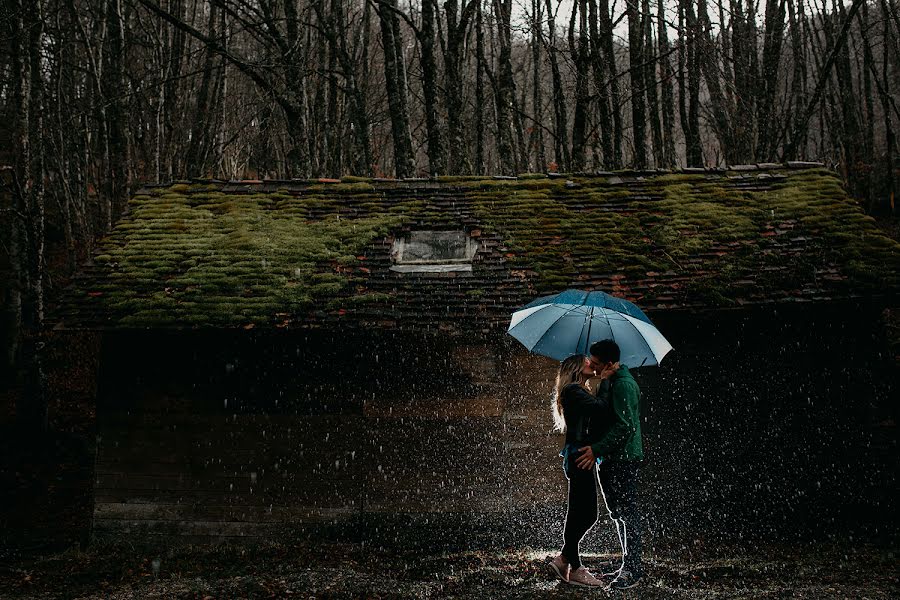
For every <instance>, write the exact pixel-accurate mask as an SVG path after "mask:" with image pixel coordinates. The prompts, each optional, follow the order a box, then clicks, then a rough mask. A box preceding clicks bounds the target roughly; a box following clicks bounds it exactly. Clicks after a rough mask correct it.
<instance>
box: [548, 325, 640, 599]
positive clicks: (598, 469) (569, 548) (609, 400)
mask: <svg viewBox="0 0 900 600" xmlns="http://www.w3.org/2000/svg"><path fill="white" fill-rule="evenodd" d="M619 358H620V351H619V346H618V344H616V342H615V341H613V340H602V341H599V342H596V343H594V344H592V345H591V347H590V356H588V357H586V356H584V355H582V354H573V355H572V356H570V357H568V358H567V359H565V360H564V361H562V363H561V364H560V365H559V372H558V373H557V376H556V387H555V388H554V393H553V398H552V406H551V408H552V414H553V422H554V425H555V428H556V429H557V430H558V431H563V432H565V434H566V443H565V446H564V447H563V449H562V451H561V452H560V456H562V457H563V472H564V473H565V476H566V479H567V480H568V484H569V492H568V508H567V511H566V523H565V527H564V530H563V542H564V544H563V547H562V550H561V552H560V554H559V555H557V556H556V557H554V558H553V559H552V560H551V561H550V566H551V567H552V568H553V570H554V571H555V572H556V574H557V576H558V577H559V578H560V579H562V580H563V581H565V582H566V583H570V584H572V585H578V586H584V587H605V586H607V585H608V586H609V587H610V588H611V589H628V588H631V587H634V586H635V585H637V584H638V582H639V581H640V579H641V577H642V576H643V565H642V564H641V525H640V511H639V507H638V496H637V478H638V470H639V469H640V465H641V463H642V461H643V458H644V450H643V446H642V444H641V422H640V409H639V402H640V389H639V388H638V385H637V382H635V380H634V378H633V377H632V376H631V373H630V372H629V371H628V367H626V366H624V365H621V364H619ZM594 379H599V380H600V382H599V384H598V385H597V386H596V390H595V391H594V392H592V391H591V388H590V386H589V382H590V381H591V380H594ZM598 483H599V485H600V491H601V493H602V494H603V500H604V502H605V503H606V510H607V511H608V512H609V517H610V519H611V520H612V522H613V524H614V525H615V528H616V534H617V535H618V538H619V544H620V545H621V548H622V563H621V565H620V566H619V568H618V569H616V570H614V571H611V572H609V573H603V574H601V575H600V576H599V577H598V576H595V575H594V574H593V573H591V572H590V571H588V569H587V568H586V567H585V566H584V565H583V564H582V562H581V557H580V556H579V552H578V545H579V543H580V542H581V539H582V538H583V537H584V535H585V534H586V533H587V532H588V530H589V529H590V528H591V527H593V526H594V523H596V522H597V516H598V508H597V485H598Z"/></svg>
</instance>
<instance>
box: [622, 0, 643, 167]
mask: <svg viewBox="0 0 900 600" xmlns="http://www.w3.org/2000/svg"><path fill="white" fill-rule="evenodd" d="M625 6H626V12H627V13H628V60H629V69H628V71H629V75H630V76H631V129H632V132H633V137H634V139H633V143H634V156H633V158H632V166H633V167H634V168H635V169H638V170H640V169H646V168H647V141H646V138H647V133H646V127H647V112H646V106H645V104H644V67H643V64H644V44H643V29H642V22H641V14H640V8H639V5H638V0H626V1H625Z"/></svg>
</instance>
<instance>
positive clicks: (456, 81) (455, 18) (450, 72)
mask: <svg viewBox="0 0 900 600" xmlns="http://www.w3.org/2000/svg"><path fill="white" fill-rule="evenodd" d="M478 2H479V0H469V2H468V3H466V4H465V5H464V8H463V10H462V12H460V11H459V3H458V2H457V0H447V1H446V2H444V13H445V16H446V23H447V42H446V45H445V47H444V93H445V96H446V100H445V103H446V107H447V129H448V137H449V153H448V154H449V157H448V158H449V171H450V173H451V174H453V175H458V174H460V173H462V172H464V171H465V169H466V147H465V139H464V135H463V76H462V57H463V51H464V49H465V38H466V31H467V30H468V27H469V21H470V19H471V17H472V15H473V14H474V12H475V8H476V5H477V4H478Z"/></svg>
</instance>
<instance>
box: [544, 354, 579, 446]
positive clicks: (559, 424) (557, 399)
mask: <svg viewBox="0 0 900 600" xmlns="http://www.w3.org/2000/svg"><path fill="white" fill-rule="evenodd" d="M582 369H584V356H583V355H581V354H573V355H572V356H570V357H569V358H567V359H566V360H564V361H562V362H561V363H560V364H559V371H558V372H557V373H556V385H555V386H554V388H553V396H552V397H551V402H550V409H551V411H552V413H553V429H555V430H556V431H563V432H564V431H565V430H566V420H565V418H564V417H563V409H562V389H563V388H564V387H566V386H567V385H569V384H570V383H578V379H579V377H580V376H581V371H582Z"/></svg>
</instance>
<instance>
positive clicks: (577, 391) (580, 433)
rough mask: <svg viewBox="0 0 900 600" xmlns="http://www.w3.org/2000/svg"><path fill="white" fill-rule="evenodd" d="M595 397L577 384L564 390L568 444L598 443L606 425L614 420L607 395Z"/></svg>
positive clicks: (563, 402) (564, 411) (572, 384)
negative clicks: (598, 438)
mask: <svg viewBox="0 0 900 600" xmlns="http://www.w3.org/2000/svg"><path fill="white" fill-rule="evenodd" d="M599 396H600V397H597V396H594V395H593V394H591V393H590V392H589V391H587V390H586V389H584V386H582V385H579V384H577V383H570V384H568V385H567V386H565V387H564V388H563V389H562V408H563V418H564V419H565V421H566V443H567V444H575V445H579V446H583V445H587V444H590V443H592V442H595V441H597V439H596V438H597V436H598V435H599V433H600V432H601V431H602V429H603V427H604V425H608V424H609V422H610V420H611V419H612V409H611V408H610V406H609V402H608V401H607V399H606V395H605V394H603V393H602V391H601V393H600V394H599Z"/></svg>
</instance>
